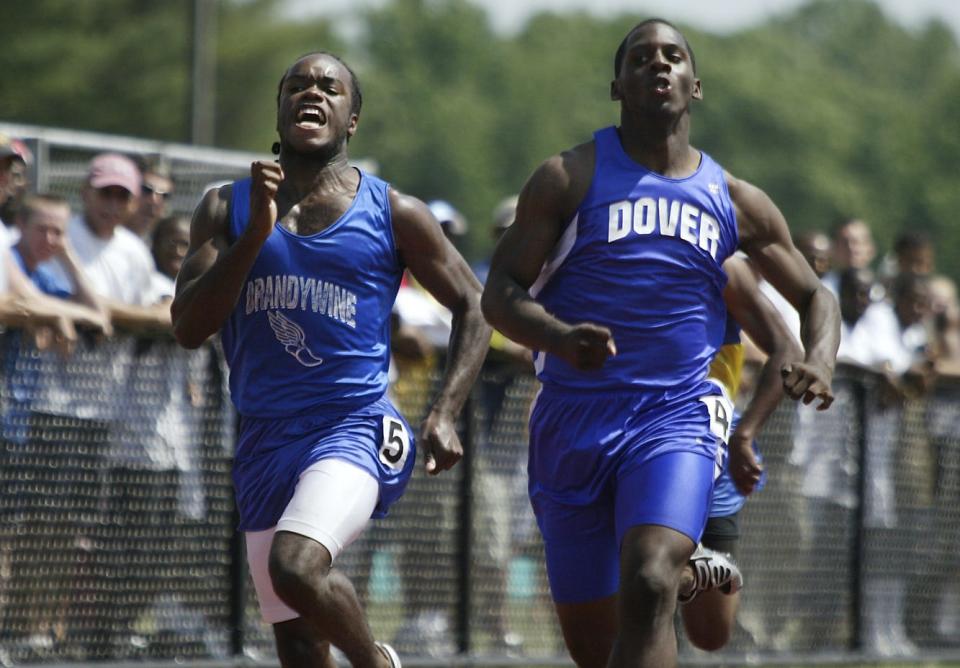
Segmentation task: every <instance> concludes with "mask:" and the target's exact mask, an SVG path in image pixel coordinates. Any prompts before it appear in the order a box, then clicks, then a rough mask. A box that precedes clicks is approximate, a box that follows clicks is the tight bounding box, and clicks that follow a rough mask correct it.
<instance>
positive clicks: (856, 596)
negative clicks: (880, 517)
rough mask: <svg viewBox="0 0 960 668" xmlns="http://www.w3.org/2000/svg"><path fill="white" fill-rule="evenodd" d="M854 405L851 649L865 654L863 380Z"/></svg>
mask: <svg viewBox="0 0 960 668" xmlns="http://www.w3.org/2000/svg"><path fill="white" fill-rule="evenodd" d="M853 402H854V406H855V410H856V414H857V427H858V429H859V434H858V438H857V444H858V446H859V447H858V451H857V506H856V508H855V510H854V522H855V524H854V527H853V546H852V550H851V551H850V573H851V576H852V577H851V578H850V602H851V605H852V607H853V610H852V621H853V629H852V633H851V634H850V649H851V650H853V651H855V652H859V651H862V650H863V586H864V585H863V583H864V573H863V564H864V560H865V558H866V540H865V536H864V532H865V528H864V523H865V519H866V516H867V513H866V508H865V505H866V504H865V500H866V490H867V474H868V471H867V388H866V385H865V382H864V380H863V378H862V377H860V378H857V379H855V380H853Z"/></svg>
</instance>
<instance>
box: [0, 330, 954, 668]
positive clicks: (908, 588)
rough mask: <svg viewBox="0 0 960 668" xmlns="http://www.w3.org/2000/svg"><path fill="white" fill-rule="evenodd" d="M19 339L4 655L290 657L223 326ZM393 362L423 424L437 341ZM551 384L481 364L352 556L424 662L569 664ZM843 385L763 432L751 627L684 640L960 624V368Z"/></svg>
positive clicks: (874, 646) (758, 645) (793, 646)
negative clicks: (452, 440) (255, 566)
mask: <svg viewBox="0 0 960 668" xmlns="http://www.w3.org/2000/svg"><path fill="white" fill-rule="evenodd" d="M3 343H4V345H3V365H4V367H3V368H4V384H3V392H2V402H3V404H2V410H3V442H2V446H3V447H2V463H0V472H2V480H0V514H2V521H0V532H2V536H0V629H2V631H0V647H2V652H0V665H4V664H7V665H17V664H30V663H33V664H51V663H70V662H79V661H91V660H97V661H102V660H130V659H137V660H144V659H154V660H161V659H169V660H174V659H176V660H180V661H184V660H210V659H221V660H226V659H229V658H230V657H246V659H247V660H252V661H257V660H261V661H264V662H270V661H271V660H273V642H272V634H271V633H270V630H269V628H267V627H266V626H264V625H263V624H262V623H261V622H260V620H259V615H258V613H257V610H256V604H255V602H254V600H253V595H252V587H250V586H249V583H248V575H247V573H246V568H245V566H244V564H243V560H242V552H241V550H240V546H239V544H238V543H237V541H236V534H235V532H234V531H233V526H234V522H235V518H234V514H233V503H232V495H231V483H230V458H231V449H232V447H231V446H232V443H233V435H234V413H233V410H232V408H231V406H230V404H229V401H228V398H227V393H226V389H225V386H224V379H225V374H226V369H225V367H224V363H223V360H222V357H221V356H220V355H219V353H218V350H217V348H216V347H215V346H213V345H208V346H207V347H204V348H202V349H200V350H197V351H185V350H182V349H180V348H178V347H177V346H176V345H175V344H174V343H173V342H172V341H169V340H138V339H130V338H122V337H120V338H116V339H112V340H109V341H99V342H98V341H91V340H85V341H84V342H83V343H82V344H81V346H80V347H79V349H78V350H77V351H76V353H74V355H73V356H72V357H70V358H68V359H62V358H60V357H58V356H57V354H55V353H39V352H37V351H36V350H34V349H32V348H31V347H30V346H29V345H27V344H25V343H24V342H23V341H22V340H21V339H20V337H19V334H18V332H16V331H9V332H6V333H5V334H4V341H3ZM398 371H399V375H398V380H397V382H396V383H395V384H394V386H393V387H392V390H391V391H392V393H393V396H394V399H395V401H396V403H397V405H398V406H399V407H400V408H401V409H402V410H403V411H404V413H405V414H406V415H407V416H408V418H409V419H410V420H411V421H412V422H416V421H417V420H418V419H419V418H421V417H422V416H423V414H424V411H425V409H426V407H427V404H428V401H429V398H430V397H431V395H432V393H433V391H434V388H435V387H436V383H437V381H438V378H439V371H438V366H437V363H436V362H435V361H431V362H428V363H418V364H414V365H403V364H401V366H400V368H399V369H398ZM535 386H536V383H535V381H534V380H533V378H532V377H531V376H530V375H529V373H527V372H525V371H520V370H517V369H515V368H512V367H510V366H501V365H497V364H493V363H490V364H488V365H487V367H486V368H485V370H484V372H483V374H482V378H481V380H480V382H479V383H478V384H477V386H476V388H475V390H474V393H473V395H472V396H471V399H470V404H469V410H468V411H467V412H466V413H465V415H466V416H467V417H466V418H465V419H464V420H462V425H461V426H462V433H463V438H464V440H465V442H466V443H468V444H469V446H468V450H469V452H470V456H469V457H468V458H467V459H466V460H465V461H464V462H463V463H462V464H461V465H460V466H459V467H457V468H456V469H455V470H454V471H452V472H449V473H448V474H445V475H443V476H440V477H438V478H432V477H431V478H428V477H427V476H425V475H424V474H423V472H422V469H421V468H418V469H417V472H416V474H415V476H414V479H413V481H412V482H411V484H410V487H409V488H408V491H407V493H406V495H405V497H404V499H403V500H402V501H401V502H400V503H399V504H397V505H396V506H395V507H394V510H393V511H392V512H391V515H390V517H389V518H387V519H386V520H383V521H382V522H376V523H374V525H373V527H372V528H371V529H370V530H369V531H368V532H367V534H366V535H365V536H364V537H363V538H362V539H361V540H360V541H359V542H357V543H355V544H354V545H353V546H351V548H350V549H348V550H347V552H346V553H345V555H344V557H343V559H342V561H341V566H342V567H343V568H344V569H345V570H346V572H347V573H348V574H349V575H350V576H351V577H352V579H353V581H354V583H355V585H356V587H357V589H358V591H359V592H360V593H361V596H362V598H363V600H364V603H365V605H366V607H367V610H368V612H369V617H370V620H371V624H372V626H373V629H374V632H375V634H376V635H377V636H378V637H381V638H384V639H388V640H392V641H393V642H394V643H395V644H396V645H397V646H398V648H399V649H400V651H401V652H403V653H404V654H405V655H407V656H410V657H420V659H421V660H423V661H426V663H422V664H418V665H454V663H455V661H456V662H457V663H459V662H461V661H465V660H466V658H467V657H471V661H475V662H476V664H475V665H487V664H483V663H482V660H481V659H480V657H491V658H490V661H493V662H494V663H491V664H489V665H494V664H495V658H498V659H497V660H500V661H504V660H507V659H518V660H519V657H524V658H525V660H527V661H529V662H540V663H539V664H537V665H550V663H549V662H551V661H556V662H558V663H557V665H562V657H563V655H564V650H563V646H562V641H561V638H560V636H559V633H558V630H557V626H556V623H555V620H554V614H553V610H552V607H551V604H550V601H549V595H548V591H547V586H546V583H545V578H544V573H543V567H542V564H543V560H542V546H541V543H540V540H539V535H538V532H537V530H536V526H535V523H534V521H533V518H532V517H531V514H530V510H529V505H528V503H527V500H526V493H525V473H524V468H525V463H526V462H525V460H526V431H525V424H526V417H527V411H528V408H529V404H530V401H531V399H532V395H533V393H534V391H535ZM835 389H836V393H837V401H836V403H835V405H834V407H833V408H832V409H831V410H830V411H828V412H825V413H817V414H814V413H813V412H812V411H807V410H805V409H799V410H798V408H797V406H796V405H794V404H785V405H783V406H782V407H781V408H780V409H779V410H778V412H777V413H776V414H775V415H774V417H773V418H772V419H771V421H770V422H769V424H768V425H767V428H766V429H765V430H764V433H763V438H762V442H761V446H762V450H763V456H764V461H765V463H766V467H767V470H768V471H769V475H770V481H769V482H768V484H767V486H766V488H765V489H764V490H763V491H761V492H759V493H758V494H757V495H756V496H755V497H754V498H752V499H751V500H750V501H749V503H748V504H747V506H746V508H745V509H744V511H743V512H742V532H743V536H742V539H741V551H740V555H741V556H740V562H741V566H742V568H743V571H744V573H745V577H746V582H747V586H746V588H745V589H744V591H743V604H742V608H741V612H740V615H739V623H738V628H737V631H736V633H735V635H734V638H733V640H732V642H731V644H730V646H729V647H728V649H727V650H725V652H724V653H722V654H720V655H719V657H717V658H714V657H712V656H711V657H708V656H707V655H705V654H703V653H699V652H696V651H695V650H692V649H690V648H689V647H687V646H686V645H685V644H684V645H683V647H684V649H683V653H684V656H685V658H686V659H687V660H688V661H693V662H701V661H703V662H706V661H708V659H709V660H710V661H713V660H716V661H718V662H719V661H721V660H723V657H726V660H728V661H729V660H730V658H731V657H743V656H765V657H769V658H770V659H773V658H776V657H780V658H781V659H783V658H786V657H793V658H794V659H799V658H800V657H810V656H816V655H830V656H844V655H845V656H848V657H849V656H860V655H862V656H888V655H902V656H903V657H904V659H909V658H911V657H912V658H921V657H929V656H932V655H933V654H935V653H938V652H943V651H945V650H949V649H950V648H951V647H954V648H955V646H956V644H957V643H958V641H960V632H958V628H957V625H958V624H960V589H958V583H957V581H956V578H955V577H954V574H955V573H956V569H957V566H958V563H957V562H958V557H957V554H958V547H960V503H958V501H960V430H958V429H957V425H956V421H957V420H960V403H958V401H957V400H958V396H957V394H958V393H960V383H957V382H956V381H953V380H949V379H941V381H940V383H939V384H938V386H937V388H936V389H935V391H934V392H933V393H932V394H931V395H929V396H917V397H914V398H911V399H909V400H907V401H906V402H896V401H893V400H892V398H891V397H889V396H888V394H887V393H886V392H885V387H884V385H883V384H882V383H881V382H880V381H879V379H878V378H876V377H874V376H872V375H869V374H865V373H862V372H858V371H855V370H852V369H846V368H844V369H841V372H840V373H838V377H837V379H836V383H835ZM864 453H866V456H864ZM860 498H865V499H867V503H864V504H860V503H858V499H860ZM465 554H469V558H467V559H465V558H464V555H465ZM585 567H588V565H585ZM458 656H459V657H460V659H455V657H458ZM445 662H446V663H445ZM460 665H465V664H462V663H461V664H460ZM516 665H534V664H533V663H526V664H521V663H517V664H516Z"/></svg>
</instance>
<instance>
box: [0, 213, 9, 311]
mask: <svg viewBox="0 0 960 668" xmlns="http://www.w3.org/2000/svg"><path fill="white" fill-rule="evenodd" d="M11 261H12V259H11V258H10V244H9V243H8V242H7V226H6V225H4V224H2V223H0V294H3V293H4V292H6V291H7V290H9V289H10V286H9V285H7V283H8V281H7V272H8V271H10V262H11Z"/></svg>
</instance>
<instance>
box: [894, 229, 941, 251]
mask: <svg viewBox="0 0 960 668" xmlns="http://www.w3.org/2000/svg"><path fill="white" fill-rule="evenodd" d="M932 247H933V242H932V241H931V240H930V235H928V234H927V233H926V232H923V231H920V230H910V231H908V232H902V233H900V235H899V236H897V240H896V241H895V242H894V243H893V252H894V253H895V254H896V255H903V254H904V253H909V252H910V251H917V250H921V249H924V248H932Z"/></svg>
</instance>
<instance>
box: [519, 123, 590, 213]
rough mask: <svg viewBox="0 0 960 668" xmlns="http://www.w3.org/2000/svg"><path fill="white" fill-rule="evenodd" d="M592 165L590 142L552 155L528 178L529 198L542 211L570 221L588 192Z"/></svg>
mask: <svg viewBox="0 0 960 668" xmlns="http://www.w3.org/2000/svg"><path fill="white" fill-rule="evenodd" d="M595 163H596V147H595V145H594V142H593V141H589V142H585V143H583V144H580V145H578V146H574V147H573V148H571V149H569V150H566V151H564V152H562V153H558V154H557V155H554V156H551V157H550V158H548V159H547V160H545V161H544V162H543V163H542V164H541V165H540V167H539V168H538V169H537V171H535V172H534V173H533V175H532V176H531V177H530V180H529V182H528V183H527V191H528V195H529V197H530V198H531V200H532V202H533V203H534V204H536V205H537V206H538V208H540V209H541V210H543V211H550V213H551V214H553V215H554V216H555V217H556V218H558V219H561V220H564V221H566V220H569V219H570V218H571V217H572V216H573V214H574V213H575V212H576V210H577V209H578V208H579V207H580V204H581V202H583V199H584V197H586V195H587V191H588V190H590V183H591V182H592V181H593V172H594V166H595Z"/></svg>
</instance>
